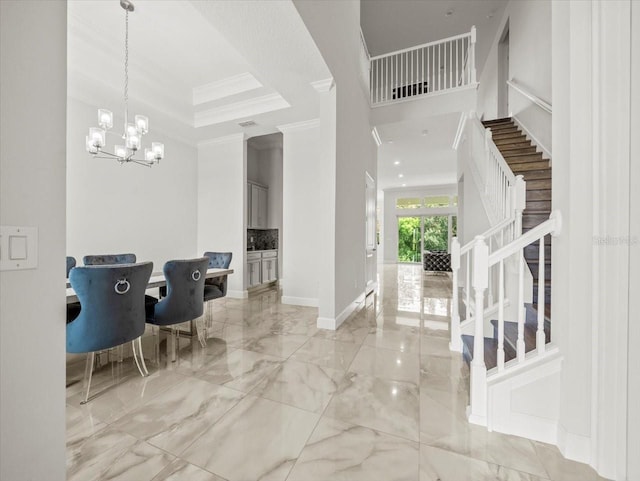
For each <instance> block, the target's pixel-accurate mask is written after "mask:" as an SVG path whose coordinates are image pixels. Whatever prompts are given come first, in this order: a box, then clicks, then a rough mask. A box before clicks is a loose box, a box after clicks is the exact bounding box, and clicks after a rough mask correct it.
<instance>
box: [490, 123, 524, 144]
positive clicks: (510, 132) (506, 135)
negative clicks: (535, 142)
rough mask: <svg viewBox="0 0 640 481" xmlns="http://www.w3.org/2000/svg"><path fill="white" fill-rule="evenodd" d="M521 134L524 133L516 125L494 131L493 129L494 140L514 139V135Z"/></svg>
mask: <svg viewBox="0 0 640 481" xmlns="http://www.w3.org/2000/svg"><path fill="white" fill-rule="evenodd" d="M521 135H524V134H523V133H522V131H521V130H520V129H518V128H516V127H513V128H508V129H502V130H496V131H495V132H494V131H493V129H492V130H491V137H492V138H493V140H494V142H495V141H496V140H504V139H512V138H514V137H520V136H521Z"/></svg>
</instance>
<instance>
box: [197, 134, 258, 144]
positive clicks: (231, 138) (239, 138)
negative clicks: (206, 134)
mask: <svg viewBox="0 0 640 481" xmlns="http://www.w3.org/2000/svg"><path fill="white" fill-rule="evenodd" d="M245 138H246V134H245V133H244V132H241V133H239V134H231V135H225V136H224V137H216V138H215V139H208V140H201V141H200V142H198V147H204V146H205V145H213V144H228V143H231V142H244V140H245Z"/></svg>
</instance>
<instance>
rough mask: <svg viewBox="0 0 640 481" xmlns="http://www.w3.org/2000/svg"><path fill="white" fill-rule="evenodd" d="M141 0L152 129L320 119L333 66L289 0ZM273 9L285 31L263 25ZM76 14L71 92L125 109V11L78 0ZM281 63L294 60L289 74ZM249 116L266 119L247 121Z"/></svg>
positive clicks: (72, 16)
mask: <svg viewBox="0 0 640 481" xmlns="http://www.w3.org/2000/svg"><path fill="white" fill-rule="evenodd" d="M267 3H269V4H270V5H266V4H267ZM134 4H135V12H133V13H130V14H129V50H130V53H129V97H130V111H131V113H143V114H146V115H148V116H149V117H150V121H151V128H150V130H151V131H152V132H153V131H154V130H156V129H159V130H160V131H161V132H171V134H173V135H174V136H175V137H177V138H181V139H183V140H188V141H194V142H195V141H200V140H206V139H211V138H216V137H222V136H226V135H231V134H235V133H239V132H245V133H246V134H247V135H248V136H249V137H251V136H253V135H260V134H265V133H271V132H274V131H276V130H277V129H276V126H277V125H281V124H286V123H291V122H295V121H300V120H307V119H309V118H314V117H317V108H318V107H317V94H316V92H315V90H314V89H313V88H312V86H311V85H310V84H311V82H314V81H318V80H323V79H326V78H328V77H330V76H331V74H330V72H329V70H328V68H327V67H326V65H325V64H324V61H323V60H322V57H321V55H320V54H319V52H318V51H317V48H316V47H315V44H314V43H313V41H312V40H311V37H310V35H309V34H308V32H307V31H306V29H304V28H301V27H300V25H299V24H302V20H301V19H300V17H299V15H297V12H296V11H295V7H294V6H293V5H292V4H290V2H277V3H273V4H271V2H259V1H255V0H254V1H242V0H240V1H234V2H222V1H220V2H202V1H199V0H194V1H184V0H182V1H176V0H134ZM269 16H271V23H272V25H271V27H272V28H276V29H277V30H278V32H279V33H278V35H270V32H266V33H260V32H256V31H257V30H259V29H260V25H259V23H260V22H262V21H263V19H264V18H265V17H269ZM68 20H69V22H68V57H67V62H68V84H69V91H68V94H69V96H70V97H74V98H77V99H79V100H81V101H84V102H85V103H89V104H91V105H97V106H101V107H105V108H109V109H110V110H113V111H114V113H116V114H119V113H120V112H121V111H122V110H123V108H124V105H123V100H122V98H123V80H124V79H123V76H124V72H123V69H124V65H123V64H124V23H125V12H124V10H123V9H122V8H121V7H120V6H119V2H118V1H116V0H112V1H108V2H107V1H104V0H97V1H96V0H70V1H69V3H68ZM269 30H271V29H269ZM265 35H266V36H265ZM269 35H270V36H269ZM279 68H286V72H287V74H288V77H285V78H284V80H283V77H282V74H280V73H278V72H276V73H274V70H278V69H279ZM290 79H294V80H293V81H290ZM249 119H250V120H254V121H255V122H256V123H257V125H256V126H254V127H248V128H242V127H240V126H238V122H240V121H244V120H249ZM196 126H197V127H196Z"/></svg>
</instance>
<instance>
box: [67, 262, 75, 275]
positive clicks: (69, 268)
mask: <svg viewBox="0 0 640 481" xmlns="http://www.w3.org/2000/svg"><path fill="white" fill-rule="evenodd" d="M75 266H76V258H75V257H69V256H67V279H69V272H71V269H73V268H74V267H75Z"/></svg>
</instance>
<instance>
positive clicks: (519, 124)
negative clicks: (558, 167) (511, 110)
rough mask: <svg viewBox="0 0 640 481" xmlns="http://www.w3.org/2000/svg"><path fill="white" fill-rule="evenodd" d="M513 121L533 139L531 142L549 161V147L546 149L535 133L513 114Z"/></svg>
mask: <svg viewBox="0 0 640 481" xmlns="http://www.w3.org/2000/svg"><path fill="white" fill-rule="evenodd" d="M513 121H514V123H515V124H516V125H517V126H518V127H520V128H521V129H522V131H523V132H524V133H525V134H526V135H527V136H528V137H529V138H530V139H531V140H532V141H533V143H534V144H535V146H536V147H538V148H539V149H540V150H541V151H542V153H543V154H544V155H546V156H547V157H548V158H549V162H551V160H552V158H551V151H550V150H549V149H547V147H545V145H544V144H543V143H542V142H540V141H539V140H538V139H537V138H536V136H535V135H533V134H532V133H531V130H529V128H528V127H527V126H526V125H525V124H523V123H522V122H521V121H520V119H518V117H516V116H513Z"/></svg>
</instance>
